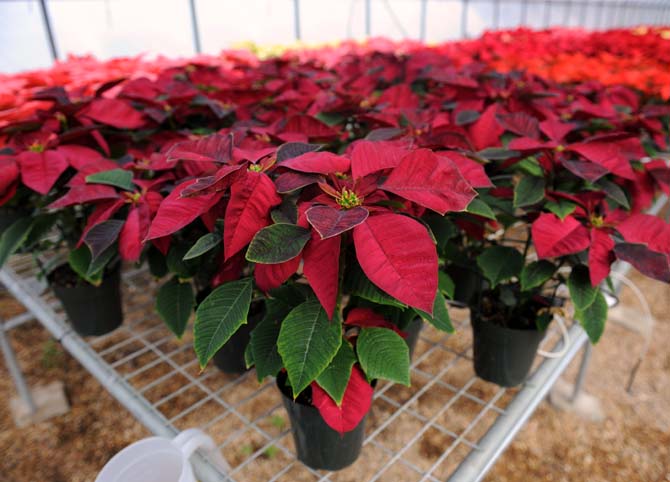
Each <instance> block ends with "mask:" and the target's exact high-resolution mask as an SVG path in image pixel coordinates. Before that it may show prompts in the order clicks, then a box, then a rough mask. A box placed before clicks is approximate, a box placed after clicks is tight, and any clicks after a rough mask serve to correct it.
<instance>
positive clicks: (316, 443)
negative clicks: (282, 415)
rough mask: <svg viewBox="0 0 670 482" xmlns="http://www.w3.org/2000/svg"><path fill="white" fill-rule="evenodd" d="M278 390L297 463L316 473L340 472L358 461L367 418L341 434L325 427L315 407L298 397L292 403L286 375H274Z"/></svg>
mask: <svg viewBox="0 0 670 482" xmlns="http://www.w3.org/2000/svg"><path fill="white" fill-rule="evenodd" d="M277 387H278V388H279V391H280V392H281V394H282V399H283V402H284V407H285V408H286V411H287V412H288V416H289V419H290V420H291V429H292V432H293V441H294V442H295V447H296V451H297V453H298V460H300V461H301V462H302V463H303V464H305V465H307V466H308V467H311V468H312V469H315V470H342V469H344V468H345V467H348V466H350V465H351V464H353V463H354V462H355V461H356V459H358V456H359V455H360V454H361V449H362V447H363V439H364V438H365V419H366V418H367V415H366V416H365V417H364V418H363V420H361V422H360V423H359V424H358V426H357V427H356V428H355V429H353V430H351V431H350V432H345V433H344V434H343V435H340V434H339V433H338V432H337V431H335V430H333V429H332V428H330V427H329V426H328V424H327V423H326V422H325V421H324V420H323V417H321V414H320V413H319V410H318V409H316V408H315V407H314V406H312V405H311V404H308V403H305V402H304V401H301V397H298V400H296V401H293V398H292V396H291V392H290V388H288V387H287V386H286V374H285V373H280V374H279V375H278V376H277Z"/></svg>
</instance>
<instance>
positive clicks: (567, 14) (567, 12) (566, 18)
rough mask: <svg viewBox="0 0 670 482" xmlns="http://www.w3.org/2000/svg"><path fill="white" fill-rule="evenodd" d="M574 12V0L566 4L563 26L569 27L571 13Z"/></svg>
mask: <svg viewBox="0 0 670 482" xmlns="http://www.w3.org/2000/svg"><path fill="white" fill-rule="evenodd" d="M571 10H572V0H567V1H566V2H565V11H564V12H563V25H565V26H567V25H568V23H569V22H570V11H571Z"/></svg>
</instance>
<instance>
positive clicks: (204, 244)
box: [182, 233, 223, 261]
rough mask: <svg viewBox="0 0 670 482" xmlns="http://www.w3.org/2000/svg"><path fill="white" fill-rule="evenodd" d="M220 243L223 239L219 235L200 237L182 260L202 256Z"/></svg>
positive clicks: (209, 234) (211, 234) (208, 234)
mask: <svg viewBox="0 0 670 482" xmlns="http://www.w3.org/2000/svg"><path fill="white" fill-rule="evenodd" d="M222 241H223V238H222V237H221V234H220V233H207V234H205V235H204V236H202V237H200V238H199V239H198V240H197V241H196V242H195V244H194V245H193V246H191V248H190V249H189V250H188V251H187V252H186V254H185V255H184V256H183V258H182V259H183V260H184V261H186V260H189V259H193V258H197V257H198V256H202V255H203V254H205V253H206V252H208V251H210V250H212V249H214V248H216V247H217V246H218V245H219V244H221V242H222Z"/></svg>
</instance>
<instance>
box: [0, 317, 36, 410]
mask: <svg viewBox="0 0 670 482" xmlns="http://www.w3.org/2000/svg"><path fill="white" fill-rule="evenodd" d="M0 350H2V355H3V356H4V358H5V364H6V365H7V369H8V370H9V374H10V375H11V376H12V379H13V380H14V385H16V391H17V392H18V393H19V396H20V397H21V399H22V400H23V401H24V402H25V403H26V405H27V406H28V408H29V409H30V413H31V414H34V413H35V412H37V406H36V405H35V400H33V396H32V394H31V393H30V388H29V387H28V384H27V383H26V379H25V378H24V377H23V373H22V372H21V367H19V362H18V361H17V359H16V353H14V349H13V348H12V345H11V344H10V343H9V339H8V338H7V333H6V332H5V324H4V322H3V323H0Z"/></svg>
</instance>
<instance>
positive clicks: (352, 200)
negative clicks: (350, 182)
mask: <svg viewBox="0 0 670 482" xmlns="http://www.w3.org/2000/svg"><path fill="white" fill-rule="evenodd" d="M335 200H336V201H337V204H339V205H340V206H341V207H342V208H343V209H351V208H355V207H357V206H360V205H361V204H363V198H360V197H358V195H357V194H356V193H355V192H354V191H352V190H351V189H347V188H346V187H343V188H342V192H340V195H339V196H338V197H337V198H336V199H335Z"/></svg>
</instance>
